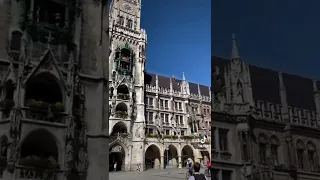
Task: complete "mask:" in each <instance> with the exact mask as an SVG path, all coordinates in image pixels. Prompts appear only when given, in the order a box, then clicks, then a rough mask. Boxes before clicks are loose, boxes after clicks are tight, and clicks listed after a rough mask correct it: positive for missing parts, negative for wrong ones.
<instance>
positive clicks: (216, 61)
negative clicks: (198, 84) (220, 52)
mask: <svg viewBox="0 0 320 180" xmlns="http://www.w3.org/2000/svg"><path fill="white" fill-rule="evenodd" d="M228 63H229V60H226V59H224V58H220V57H216V56H212V57H211V69H212V71H214V72H215V70H216V69H215V67H218V68H219V76H213V77H211V78H212V82H211V86H212V87H211V88H212V91H213V92H221V88H222V87H223V86H224V84H225V80H224V77H223V75H224V68H225V67H226V66H227V65H228Z"/></svg>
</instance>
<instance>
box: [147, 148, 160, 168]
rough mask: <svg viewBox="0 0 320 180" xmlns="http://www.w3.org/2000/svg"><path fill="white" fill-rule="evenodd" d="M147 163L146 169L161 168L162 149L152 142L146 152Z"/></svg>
mask: <svg viewBox="0 0 320 180" xmlns="http://www.w3.org/2000/svg"><path fill="white" fill-rule="evenodd" d="M145 164H146V169H151V168H154V169H159V168H160V165H161V163H160V149H159V148H158V147H157V146H156V145H154V144H152V145H150V146H149V147H148V148H147V150H146V153H145Z"/></svg>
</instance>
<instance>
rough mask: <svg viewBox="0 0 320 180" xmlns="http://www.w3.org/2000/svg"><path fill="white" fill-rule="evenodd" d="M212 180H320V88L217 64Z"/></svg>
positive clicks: (236, 61) (236, 62)
mask: <svg viewBox="0 0 320 180" xmlns="http://www.w3.org/2000/svg"><path fill="white" fill-rule="evenodd" d="M212 70H213V72H212V73H213V79H212V80H213V85H212V86H213V87H214V89H213V91H212V92H213V94H212V96H213V98H212V99H213V101H212V106H213V108H212V117H213V119H214V123H213V124H212V132H213V134H214V138H212V140H213V141H212V146H211V147H212V149H211V154H212V168H213V171H212V178H213V179H219V180H221V179H233V180H240V179H250V180H251V179H252V180H284V179H287V180H307V179H319V178H320V168H319V151H318V150H319V147H320V140H319V134H320V130H319V123H320V117H319V114H320V94H319V90H320V82H319V81H317V80H312V79H308V78H304V77H300V76H296V75H291V74H288V73H282V72H277V71H273V70H270V69H265V68H261V67H257V66H252V65H248V64H245V62H244V61H242V60H241V59H240V57H239V54H238V51H237V47H236V43H235V39H234V38H233V46H232V58H231V60H227V59H224V58H219V57H213V58H212Z"/></svg>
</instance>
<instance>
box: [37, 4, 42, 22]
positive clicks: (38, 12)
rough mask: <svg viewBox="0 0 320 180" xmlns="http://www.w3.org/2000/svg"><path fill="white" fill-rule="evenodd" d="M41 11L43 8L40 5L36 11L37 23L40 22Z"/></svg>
mask: <svg viewBox="0 0 320 180" xmlns="http://www.w3.org/2000/svg"><path fill="white" fill-rule="evenodd" d="M40 11H41V8H40V7H39V6H38V7H37V11H36V22H37V23H39V22H40Z"/></svg>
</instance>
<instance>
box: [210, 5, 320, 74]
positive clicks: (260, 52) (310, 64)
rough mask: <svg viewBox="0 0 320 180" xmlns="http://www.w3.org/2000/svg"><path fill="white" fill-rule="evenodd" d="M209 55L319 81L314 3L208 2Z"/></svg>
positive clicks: (318, 18) (318, 19) (319, 14)
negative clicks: (233, 55) (235, 56)
mask: <svg viewBox="0 0 320 180" xmlns="http://www.w3.org/2000/svg"><path fill="white" fill-rule="evenodd" d="M212 2H213V4H212V46H211V47H212V54H213V55H216V56H222V57H228V58H229V57H230V51H231V35H232V33H233V32H234V33H235V35H236V37H237V42H238V48H239V53H240V56H241V57H242V58H243V60H244V61H245V62H247V63H250V64H255V65H259V66H262V67H267V68H272V69H275V70H280V71H284V72H289V73H294V74H298V75H301V76H307V77H316V78H318V79H320V71H319V68H320V11H319V7H320V1H319V0H308V1H301V0H290V1H289V0H242V1H239V0H213V1H212Z"/></svg>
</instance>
